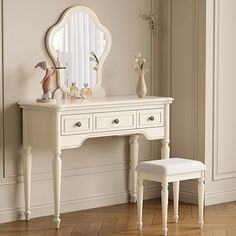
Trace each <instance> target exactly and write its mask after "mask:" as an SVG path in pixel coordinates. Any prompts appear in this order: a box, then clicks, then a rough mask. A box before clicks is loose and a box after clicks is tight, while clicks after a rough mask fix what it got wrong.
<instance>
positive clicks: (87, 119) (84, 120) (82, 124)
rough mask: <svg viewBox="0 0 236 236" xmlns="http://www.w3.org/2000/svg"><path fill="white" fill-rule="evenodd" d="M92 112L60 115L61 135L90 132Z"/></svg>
mask: <svg viewBox="0 0 236 236" xmlns="http://www.w3.org/2000/svg"><path fill="white" fill-rule="evenodd" d="M92 124H93V122H92V114H85V115H65V116H62V135H70V134H84V133H90V132H92Z"/></svg>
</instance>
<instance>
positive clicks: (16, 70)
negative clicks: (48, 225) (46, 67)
mask: <svg viewBox="0 0 236 236" xmlns="http://www.w3.org/2000/svg"><path fill="white" fill-rule="evenodd" d="M154 2H155V1H153V2H152V1H151V0H119V1H117V0H98V1H93V0H86V1H85V0H84V1H83V0H67V1H64V0H50V1H45V0H44V1H31V0H21V1H18V0H4V1H3V3H4V9H3V11H2V12H3V17H4V32H3V33H4V34H3V39H4V64H3V65H4V78H3V80H4V107H5V110H4V111H5V113H4V122H5V130H6V132H5V137H4V138H5V156H4V158H5V165H4V162H3V159H2V145H1V146H0V148H1V156H0V158H1V159H0V161H1V164H0V165H1V172H0V174H1V182H0V196H1V198H0V221H5V220H10V219H15V218H16V217H17V211H18V210H17V209H18V208H21V207H22V206H23V193H22V184H21V183H19V182H21V181H22V178H21V174H22V169H21V165H20V164H21V163H20V162H21V160H20V156H19V148H20V145H21V113H20V110H19V108H18V107H17V105H16V102H17V101H19V100H23V99H35V98H38V97H40V94H41V88H40V84H39V82H40V79H41V78H42V73H41V71H40V70H34V65H35V64H36V63H37V62H38V61H40V60H44V59H46V60H48V61H50V58H49V57H48V54H47V52H46V49H45V34H46V32H47V30H48V28H49V27H51V26H52V25H53V24H55V23H56V21H57V20H58V19H59V16H60V14H61V13H62V12H63V11H64V10H65V9H66V8H68V7H70V6H74V5H85V6H88V7H90V8H91V9H93V10H94V11H95V12H96V14H97V16H98V17H99V19H100V21H101V22H102V23H103V24H104V25H105V26H106V27H107V28H108V29H109V30H110V32H111V35H112V39H113V45H112V49H111V52H110V55H109V57H108V59H107V61H106V63H105V66H104V73H103V87H104V88H105V89H106V91H107V94H108V95H122V94H134V93H135V87H136V83H137V75H136V74H135V73H134V71H133V67H132V62H133V55H134V54H135V53H136V52H138V51H140V52H142V53H143V54H144V56H145V57H146V58H147V62H148V64H150V65H151V34H150V30H149V27H148V24H147V23H146V22H144V21H143V20H142V19H141V18H140V17H139V15H140V14H143V13H151V11H152V10H153V9H151V5H152V4H154ZM154 5H155V4H154ZM146 80H147V84H148V86H149V88H150V84H151V83H150V81H151V74H150V73H149V74H147V77H146ZM0 86H1V84H0ZM0 93H1V88H0ZM1 95H2V94H1ZM1 99H3V96H0V109H2V107H1V105H2V103H1ZM0 112H1V119H2V110H0ZM1 125H2V120H1ZM2 133H3V129H2V127H1V137H2ZM36 135H37V134H36ZM0 144H2V139H0ZM150 152H151V146H150V143H149V142H148V141H146V140H145V139H144V138H141V139H140V159H148V158H149V156H150ZM50 155H51V154H50V153H49V152H48V151H47V150H33V167H32V168H33V185H32V206H33V207H32V208H33V216H36V215H44V214H51V213H52V186H51V185H52V179H51V156H50ZM128 158H129V146H128V139H127V138H122V137H116V138H101V139H93V140H87V141H86V142H85V143H84V145H82V147H81V148H80V149H79V150H78V149H77V150H69V151H64V152H63V156H62V160H63V180H62V211H70V210H76V209H82V208H89V207H95V206H100V205H106V204H115V203H118V202H125V201H127V180H128V165H129V159H128ZM3 170H4V172H5V178H2V177H3V173H2V171H3ZM72 186H73V187H72ZM154 190H155V188H154V187H153V185H149V187H148V188H147V193H148V194H149V195H147V196H149V197H151V196H154V195H155V194H156V192H155V191H154Z"/></svg>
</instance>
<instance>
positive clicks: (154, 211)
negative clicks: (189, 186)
mask: <svg viewBox="0 0 236 236" xmlns="http://www.w3.org/2000/svg"><path fill="white" fill-rule="evenodd" d="M172 215H173V203H172V202H169V217H168V235H169V236H172V235H173V236H175V235H181V236H200V235H205V236H234V235H235V236H236V202H230V203H224V204H219V205H214V206H208V207H206V208H205V225H204V229H203V230H200V229H198V228H197V221H198V209H197V206H195V205H190V204H185V203H181V204H180V212H179V215H180V220H179V223H178V224H175V223H173V219H172ZM143 218H144V228H143V230H142V231H139V230H137V228H136V205H135V204H121V205H115V206H109V207H102V208H97V209H91V210H85V211H79V212H71V213H65V214H62V215H61V219H62V223H61V228H60V229H59V230H56V229H54V228H53V225H52V217H51V216H50V217H49V216H48V217H41V218H35V219H31V220H30V221H29V222H25V221H16V222H12V223H4V224H0V236H110V235H111V236H154V235H155V236H156V235H161V204H160V200H148V201H145V202H144V213H143Z"/></svg>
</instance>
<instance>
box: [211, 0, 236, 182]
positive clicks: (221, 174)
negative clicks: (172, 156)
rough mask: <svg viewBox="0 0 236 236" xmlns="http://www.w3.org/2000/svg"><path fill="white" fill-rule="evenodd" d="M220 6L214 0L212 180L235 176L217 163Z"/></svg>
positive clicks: (219, 2) (219, 3)
mask: <svg viewBox="0 0 236 236" xmlns="http://www.w3.org/2000/svg"><path fill="white" fill-rule="evenodd" d="M220 8H221V1H220V0H214V19H213V20H214V29H213V39H214V53H213V64H214V65H213V70H214V72H213V76H214V78H213V133H212V137H213V157H212V160H213V162H212V169H213V180H214V181H217V180H223V179H230V178H236V168H235V171H222V170H221V169H220V165H219V162H220V160H219V145H220V143H219V125H220V123H219V114H220V107H219V106H220V104H219V96H220V94H219V91H220V87H219V83H220V79H221V78H220V68H221V65H220V63H219V59H220V52H219V51H220V42H219V37H220V28H219V24H220Z"/></svg>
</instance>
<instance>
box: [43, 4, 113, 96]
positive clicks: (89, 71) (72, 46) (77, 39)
mask: <svg viewBox="0 0 236 236" xmlns="http://www.w3.org/2000/svg"><path fill="white" fill-rule="evenodd" d="M46 44H47V49H48V52H49V54H50V56H51V57H52V59H53V61H54V63H55V65H56V64H57V63H58V59H59V61H60V62H61V64H62V66H64V67H65V69H64V70H58V72H57V76H58V78H57V79H58V83H59V85H60V87H61V88H62V89H66V88H69V87H70V86H71V84H72V83H76V86H77V87H78V88H79V89H81V88H83V87H84V85H85V84H88V87H90V88H91V89H92V92H93V94H94V93H99V94H100V95H101V94H103V95H105V91H104V90H103V88H102V87H101V83H102V69H103V64H104V61H105V59H106V57H107V55H108V53H109V51H110V48H111V35H110V32H109V30H108V29H107V28H106V27H104V26H103V25H102V24H101V23H100V21H99V20H98V18H97V16H96V14H95V13H94V12H93V11H92V10H91V9H89V8H87V7H84V6H75V7H71V8H69V9H67V10H66V11H65V12H64V13H63V14H62V16H61V18H60V20H59V22H58V23H57V24H56V25H54V26H52V27H51V28H50V29H49V31H48V33H47V37H46Z"/></svg>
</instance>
